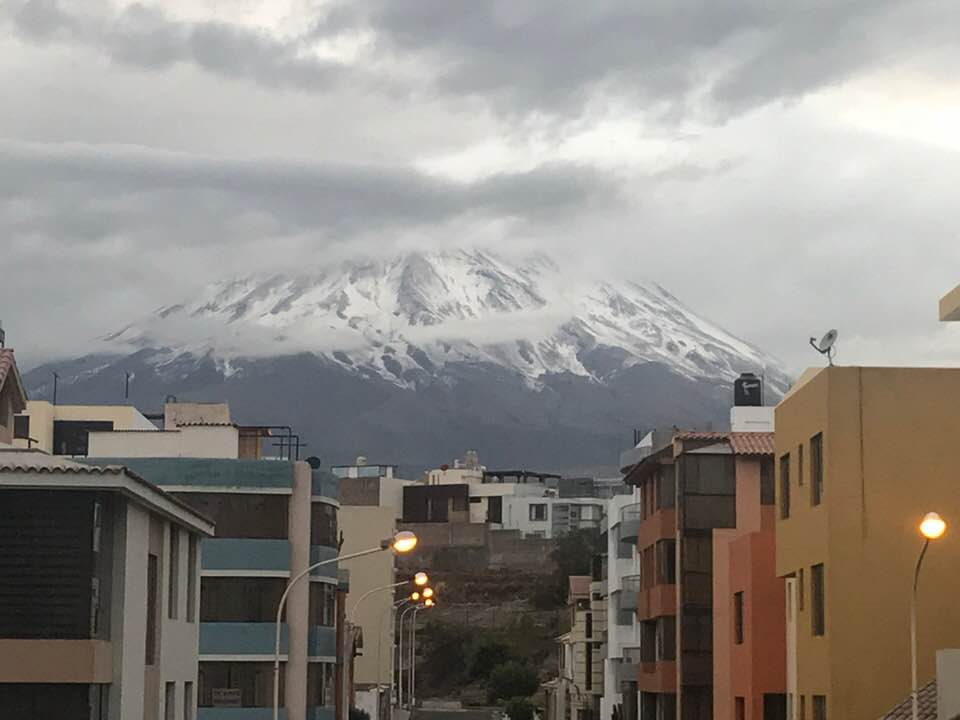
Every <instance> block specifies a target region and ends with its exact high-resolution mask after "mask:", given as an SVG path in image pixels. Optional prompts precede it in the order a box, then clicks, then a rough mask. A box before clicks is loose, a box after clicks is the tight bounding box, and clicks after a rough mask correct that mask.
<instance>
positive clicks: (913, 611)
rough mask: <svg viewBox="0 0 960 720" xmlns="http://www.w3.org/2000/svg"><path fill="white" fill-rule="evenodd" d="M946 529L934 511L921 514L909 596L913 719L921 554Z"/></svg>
mask: <svg viewBox="0 0 960 720" xmlns="http://www.w3.org/2000/svg"><path fill="white" fill-rule="evenodd" d="M946 530H947V523H946V522H944V520H943V518H942V517H940V516H939V515H938V514H937V513H935V512H929V513H927V514H926V515H924V516H923V520H922V521H921V522H920V534H921V535H923V547H922V548H921V549H920V557H918V558H917V567H916V568H915V569H914V571H913V595H912V596H911V598H910V673H911V678H910V679H911V687H912V689H913V691H912V693H911V695H910V704H911V706H912V709H913V714H912V715H913V720H917V715H918V707H917V585H918V583H919V581H920V566H921V565H922V564H923V556H924V555H926V554H927V548H928V547H929V546H930V541H931V540H938V539H940V538H941V537H943V533H945V532H946Z"/></svg>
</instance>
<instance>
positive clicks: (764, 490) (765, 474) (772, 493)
mask: <svg viewBox="0 0 960 720" xmlns="http://www.w3.org/2000/svg"><path fill="white" fill-rule="evenodd" d="M776 502H777V489H776V485H775V484H774V471H773V460H772V459H771V458H764V459H763V460H761V461H760V504H761V505H774V504H776Z"/></svg>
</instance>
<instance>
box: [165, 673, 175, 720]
mask: <svg viewBox="0 0 960 720" xmlns="http://www.w3.org/2000/svg"><path fill="white" fill-rule="evenodd" d="M163 720H177V684H176V683H172V682H168V683H167V685H166V692H164V694H163Z"/></svg>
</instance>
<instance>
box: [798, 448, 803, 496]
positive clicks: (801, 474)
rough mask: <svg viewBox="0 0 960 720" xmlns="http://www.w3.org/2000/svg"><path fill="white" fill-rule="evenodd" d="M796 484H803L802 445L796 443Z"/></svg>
mask: <svg viewBox="0 0 960 720" xmlns="http://www.w3.org/2000/svg"><path fill="white" fill-rule="evenodd" d="M797 485H800V486H802V485H803V445H797Z"/></svg>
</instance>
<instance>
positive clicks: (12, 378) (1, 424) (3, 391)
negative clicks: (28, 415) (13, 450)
mask: <svg viewBox="0 0 960 720" xmlns="http://www.w3.org/2000/svg"><path fill="white" fill-rule="evenodd" d="M26 406H27V393H26V392H25V391H24V389H23V382H22V381H21V380H20V373H19V372H18V371H17V362H16V360H14V358H13V350H10V349H9V348H2V347H0V444H4V445H12V444H13V436H14V430H15V424H16V420H15V418H14V416H15V415H16V414H17V413H19V412H23V410H24V408H26Z"/></svg>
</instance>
